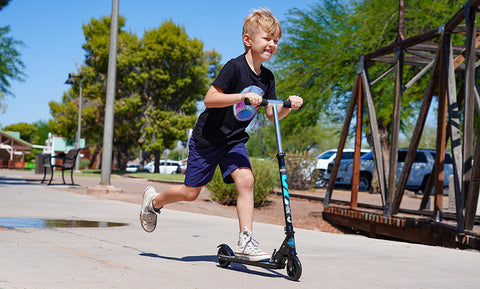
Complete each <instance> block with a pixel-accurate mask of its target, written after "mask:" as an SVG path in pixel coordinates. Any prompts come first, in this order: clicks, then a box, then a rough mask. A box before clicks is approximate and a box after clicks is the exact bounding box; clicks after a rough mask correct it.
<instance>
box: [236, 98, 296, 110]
mask: <svg viewBox="0 0 480 289" xmlns="http://www.w3.org/2000/svg"><path fill="white" fill-rule="evenodd" d="M244 103H245V104H246V105H250V100H249V99H248V98H245V100H244ZM260 106H281V107H286V108H290V107H292V103H291V102H290V100H280V99H268V98H264V99H262V103H261V104H260Z"/></svg>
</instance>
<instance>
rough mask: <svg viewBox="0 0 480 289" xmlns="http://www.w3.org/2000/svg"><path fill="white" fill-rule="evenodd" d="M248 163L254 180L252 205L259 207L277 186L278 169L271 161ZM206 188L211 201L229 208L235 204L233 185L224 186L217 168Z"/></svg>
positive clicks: (235, 192) (254, 160)
mask: <svg viewBox="0 0 480 289" xmlns="http://www.w3.org/2000/svg"><path fill="white" fill-rule="evenodd" d="M250 162H251V164H252V173H253V177H254V179H255V184H254V188H253V195H254V204H255V207H259V206H263V205H264V204H265V203H266V202H268V200H267V196H268V195H269V194H271V193H272V192H273V190H274V188H275V186H276V185H278V180H279V175H278V169H277V166H276V162H274V161H271V160H259V159H250ZM207 188H208V190H209V191H210V194H211V198H212V200H214V201H216V202H218V203H220V204H223V205H229V206H231V205H236V204H237V190H236V188H235V184H225V183H224V182H223V178H222V174H221V172H220V169H219V168H218V167H217V169H216V170H215V174H214V176H213V179H212V181H211V182H210V183H209V184H208V185H207Z"/></svg>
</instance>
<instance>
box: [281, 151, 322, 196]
mask: <svg viewBox="0 0 480 289" xmlns="http://www.w3.org/2000/svg"><path fill="white" fill-rule="evenodd" d="M285 166H286V168H287V179H288V187H289V189H293V190H308V189H310V188H311V187H312V184H313V182H315V176H314V174H313V171H314V169H315V158H314V157H313V156H311V155H308V154H306V155H303V156H301V155H293V154H292V155H287V156H286V157H285Z"/></svg>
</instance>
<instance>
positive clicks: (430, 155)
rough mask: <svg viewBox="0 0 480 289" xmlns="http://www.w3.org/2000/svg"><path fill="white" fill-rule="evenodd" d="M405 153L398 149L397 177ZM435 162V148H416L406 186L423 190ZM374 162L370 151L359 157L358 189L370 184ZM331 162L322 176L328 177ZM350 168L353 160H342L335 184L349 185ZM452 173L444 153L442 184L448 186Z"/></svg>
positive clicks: (449, 160) (450, 164)
mask: <svg viewBox="0 0 480 289" xmlns="http://www.w3.org/2000/svg"><path fill="white" fill-rule="evenodd" d="M406 155H407V149H399V150H398V162H397V179H398V178H399V177H400V173H401V172H402V169H403V164H404V161H405V157H406ZM434 163H435V150H427V149H418V150H417V152H416V154H415V160H414V162H413V164H412V168H411V170H410V175H409V177H408V180H407V186H406V188H407V189H409V190H413V191H415V192H417V191H424V190H425V187H426V185H427V181H428V178H429V177H430V174H431V173H432V169H433V165H434ZM374 166H375V165H374V162H373V155H372V153H368V154H365V155H363V156H362V157H361V158H360V181H359V185H358V189H359V190H360V191H367V190H369V189H370V187H371V185H372V177H373V173H374V172H373V170H374ZM332 167H333V163H331V164H330V165H329V167H328V169H327V172H326V173H325V175H324V178H329V177H330V174H331V171H332ZM352 169H353V160H342V161H340V165H339V167H338V172H337V179H336V181H335V184H337V185H350V184H351V183H352ZM451 174H453V165H452V159H451V157H450V154H449V153H448V152H447V153H445V167H444V179H443V185H444V186H445V187H448V180H449V179H448V177H449V175H451Z"/></svg>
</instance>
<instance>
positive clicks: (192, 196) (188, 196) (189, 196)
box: [185, 187, 202, 202]
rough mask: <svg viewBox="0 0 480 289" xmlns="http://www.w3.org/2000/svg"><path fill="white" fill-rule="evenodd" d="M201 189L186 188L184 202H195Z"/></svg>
mask: <svg viewBox="0 0 480 289" xmlns="http://www.w3.org/2000/svg"><path fill="white" fill-rule="evenodd" d="M201 189H202V188H201V187H200V188H195V187H187V189H186V191H185V201H188V202H193V201H195V200H196V199H197V197H198V195H199V194H200V191H201Z"/></svg>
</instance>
